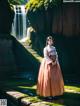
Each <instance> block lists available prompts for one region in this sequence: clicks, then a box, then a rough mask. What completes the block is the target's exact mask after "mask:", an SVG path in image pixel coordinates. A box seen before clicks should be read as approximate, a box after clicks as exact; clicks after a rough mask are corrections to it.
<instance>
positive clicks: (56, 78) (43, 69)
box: [37, 59, 64, 97]
mask: <svg viewBox="0 0 80 106" xmlns="http://www.w3.org/2000/svg"><path fill="white" fill-rule="evenodd" d="M63 93H64V81H63V77H62V73H61V68H60V65H59V63H58V62H57V64H56V65H52V64H47V61H46V60H45V59H43V61H42V63H41V65H40V69H39V75H38V83H37V94H38V95H40V96H44V97H47V96H59V95H62V94H63Z"/></svg>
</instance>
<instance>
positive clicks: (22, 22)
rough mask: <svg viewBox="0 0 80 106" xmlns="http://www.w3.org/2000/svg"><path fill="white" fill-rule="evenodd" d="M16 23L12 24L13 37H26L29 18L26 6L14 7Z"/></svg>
mask: <svg viewBox="0 0 80 106" xmlns="http://www.w3.org/2000/svg"><path fill="white" fill-rule="evenodd" d="M14 12H15V16H14V22H13V24H12V35H13V36H15V37H16V38H17V39H22V38H24V37H26V29H27V18H26V9H25V6H24V5H14Z"/></svg>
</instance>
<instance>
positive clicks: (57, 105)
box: [4, 80, 80, 106]
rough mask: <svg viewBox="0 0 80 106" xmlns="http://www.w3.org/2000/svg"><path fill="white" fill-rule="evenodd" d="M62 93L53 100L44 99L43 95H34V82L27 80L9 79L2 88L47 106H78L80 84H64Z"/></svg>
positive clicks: (79, 102) (79, 104)
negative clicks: (19, 93)
mask: <svg viewBox="0 0 80 106" xmlns="http://www.w3.org/2000/svg"><path fill="white" fill-rule="evenodd" d="M64 87H65V92H64V95H62V96H60V97H58V99H56V100H53V101H44V99H43V97H39V96H38V95H36V84H35V83H34V82H31V81H29V80H15V81H14V80H9V81H6V82H5V84H4V89H7V88H8V89H13V90H16V91H18V92H21V93H23V94H25V95H26V96H27V98H25V99H26V100H28V101H30V102H32V103H37V102H41V103H44V104H47V105H49V106H80V86H79V85H77V84H76V85H72V84H70V85H69V84H68V85H65V86H64Z"/></svg>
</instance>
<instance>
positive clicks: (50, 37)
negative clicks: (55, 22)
mask: <svg viewBox="0 0 80 106" xmlns="http://www.w3.org/2000/svg"><path fill="white" fill-rule="evenodd" d="M50 39H51V40H53V41H54V39H53V37H52V36H48V37H47V39H46V45H48V41H49V40H50Z"/></svg>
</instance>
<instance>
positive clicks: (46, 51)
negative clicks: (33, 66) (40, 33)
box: [43, 45, 58, 63]
mask: <svg viewBox="0 0 80 106" xmlns="http://www.w3.org/2000/svg"><path fill="white" fill-rule="evenodd" d="M43 52H44V53H43V54H44V59H46V60H47V61H48V63H51V62H52V60H51V59H50V58H49V56H48V54H49V55H56V57H57V58H56V60H57V61H58V54H57V51H56V48H55V47H54V46H50V45H47V46H46V47H45V48H44V51H43Z"/></svg>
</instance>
